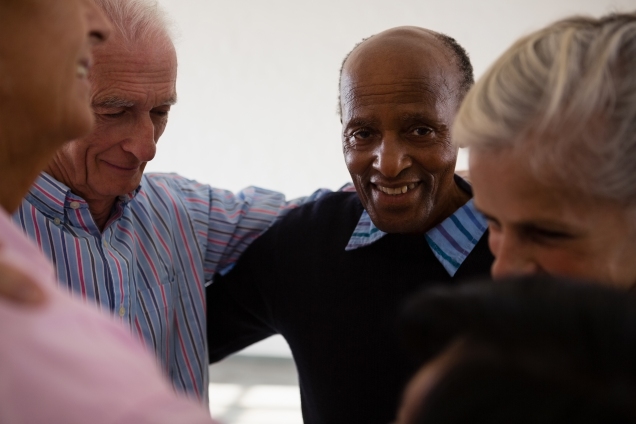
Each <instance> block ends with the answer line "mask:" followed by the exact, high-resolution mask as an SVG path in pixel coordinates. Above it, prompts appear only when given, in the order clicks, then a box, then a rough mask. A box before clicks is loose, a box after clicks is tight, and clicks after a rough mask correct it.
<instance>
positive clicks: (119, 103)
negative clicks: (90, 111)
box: [93, 97, 135, 108]
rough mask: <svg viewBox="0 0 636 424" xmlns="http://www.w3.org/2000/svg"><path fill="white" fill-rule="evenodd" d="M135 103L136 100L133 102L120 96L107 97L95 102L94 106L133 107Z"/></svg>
mask: <svg viewBox="0 0 636 424" xmlns="http://www.w3.org/2000/svg"><path fill="white" fill-rule="evenodd" d="M134 105H135V102H131V101H130V100H124V99H122V98H120V97H106V98H103V99H100V100H99V101H97V102H95V103H93V106H94V107H105V108H111V107H112V108H120V107H133V106H134Z"/></svg>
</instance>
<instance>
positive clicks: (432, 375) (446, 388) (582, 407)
mask: <svg viewBox="0 0 636 424" xmlns="http://www.w3.org/2000/svg"><path fill="white" fill-rule="evenodd" d="M402 321H403V329H404V330H403V331H404V334H403V336H404V339H405V340H406V341H407V344H408V346H410V350H411V352H412V353H413V355H414V356H416V357H418V358H419V359H420V360H422V361H427V360H428V362H427V363H426V365H424V366H423V367H422V368H421V369H420V371H419V372H418V373H417V374H416V375H415V377H414V378H413V379H412V380H411V382H410V383H409V385H408V386H407V388H406V390H405V393H404V398H403V403H402V406H401V408H400V413H399V418H398V420H397V424H440V423H444V424H455V423H456V424H460V423H467V422H470V423H476V424H482V423H483V424H486V423H488V424H507V423H518V424H533V423H546V424H551V423H554V424H557V423H564V422H575V423H583V424H601V423H616V424H617V423H633V422H636V404H635V403H634V398H635V397H636V363H635V362H634V357H635V356H636V299H635V298H634V297H631V296H625V293H624V292H623V291H621V290H617V289H615V288H610V287H605V286H601V285H597V284H589V283H581V282H579V281H576V282H571V281H560V280H556V279H553V278H551V277H548V276H528V277H522V278H521V279H514V280H506V281H503V282H502V283H492V282H484V283H480V284H470V285H463V286H459V287H438V288H434V289H430V290H427V291H424V292H422V293H420V294H418V295H417V296H415V297H414V298H413V299H412V300H411V301H410V303H409V304H408V306H407V307H406V308H405V311H404V315H403V318H402ZM431 358H432V359H431ZM429 359H430V360H429Z"/></svg>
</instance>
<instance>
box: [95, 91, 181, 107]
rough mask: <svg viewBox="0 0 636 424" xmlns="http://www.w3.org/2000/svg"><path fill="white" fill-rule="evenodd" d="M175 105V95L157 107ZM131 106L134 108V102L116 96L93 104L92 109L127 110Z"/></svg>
mask: <svg viewBox="0 0 636 424" xmlns="http://www.w3.org/2000/svg"><path fill="white" fill-rule="evenodd" d="M175 103H177V95H176V94H175V95H173V96H171V97H170V98H168V99H167V100H166V101H165V102H163V103H161V104H160V105H157V106H172V105H174V104H175ZM133 106H135V102H133V101H130V100H125V99H122V98H121V97H116V96H112V97H105V98H103V99H100V100H99V101H97V102H95V103H93V107H103V108H128V107H133Z"/></svg>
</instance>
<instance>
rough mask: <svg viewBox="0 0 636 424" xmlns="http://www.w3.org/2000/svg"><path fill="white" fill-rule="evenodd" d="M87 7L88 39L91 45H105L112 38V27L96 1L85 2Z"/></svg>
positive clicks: (85, 0)
mask: <svg viewBox="0 0 636 424" xmlns="http://www.w3.org/2000/svg"><path fill="white" fill-rule="evenodd" d="M84 4H85V5H86V14H85V16H86V23H87V28H88V37H89V38H90V41H91V44H93V45H96V44H99V43H103V42H104V41H106V40H107V39H108V37H109V36H110V33H111V30H112V27H111V24H110V21H109V20H108V18H107V17H106V15H104V12H103V11H102V10H101V9H100V8H99V7H98V6H97V4H96V2H95V0H84Z"/></svg>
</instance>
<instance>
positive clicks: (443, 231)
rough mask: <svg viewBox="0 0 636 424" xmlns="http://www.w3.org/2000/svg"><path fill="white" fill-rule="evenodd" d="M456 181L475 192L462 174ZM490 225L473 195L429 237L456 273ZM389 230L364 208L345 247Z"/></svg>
mask: <svg viewBox="0 0 636 424" xmlns="http://www.w3.org/2000/svg"><path fill="white" fill-rule="evenodd" d="M456 181H457V183H458V185H460V186H461V187H462V188H464V189H466V188H468V190H467V191H469V192H471V190H470V186H469V185H468V184H467V183H466V182H465V181H464V180H461V178H460V177H457V176H456ZM487 228H488V225H487V223H486V219H485V218H484V216H483V215H482V214H481V213H479V212H478V211H477V209H475V205H474V201H473V199H470V200H469V201H468V202H467V203H466V204H465V205H464V206H462V207H460V208H459V209H458V210H456V211H455V213H453V214H452V215H451V216H449V217H448V218H446V219H445V220H444V221H443V222H442V223H440V224H438V225H437V226H435V227H434V228H431V229H430V230H429V231H428V232H427V233H426V235H425V237H426V241H427V243H428V245H429V246H430V248H431V250H432V251H433V254H434V255H435V257H436V258H437V260H438V261H439V262H440V263H441V264H442V266H444V268H445V269H446V271H447V272H448V273H449V275H451V276H453V275H455V272H457V269H459V267H460V266H461V264H462V263H463V262H464V260H465V259H466V257H467V256H468V255H469V254H470V252H471V251H472V250H473V248H474V247H475V245H476V244H477V242H478V241H479V239H480V238H481V237H482V236H483V235H484V233H485V232H486V229H487ZM386 234H387V233H385V232H384V231H382V230H380V229H378V228H377V227H376V226H375V225H374V224H373V221H371V217H370V216H369V214H368V213H367V211H366V210H364V211H363V212H362V216H361V217H360V220H359V221H358V225H357V226H356V228H355V229H354V230H353V234H352V235H351V238H350V239H349V243H348V244H347V246H346V247H345V250H347V251H348V250H355V249H359V248H362V247H365V246H369V245H371V244H373V243H375V242H377V241H378V240H380V239H381V238H382V237H384V236H385V235H386Z"/></svg>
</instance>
